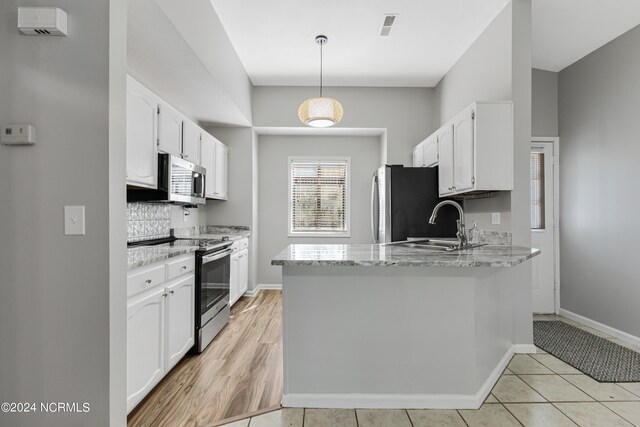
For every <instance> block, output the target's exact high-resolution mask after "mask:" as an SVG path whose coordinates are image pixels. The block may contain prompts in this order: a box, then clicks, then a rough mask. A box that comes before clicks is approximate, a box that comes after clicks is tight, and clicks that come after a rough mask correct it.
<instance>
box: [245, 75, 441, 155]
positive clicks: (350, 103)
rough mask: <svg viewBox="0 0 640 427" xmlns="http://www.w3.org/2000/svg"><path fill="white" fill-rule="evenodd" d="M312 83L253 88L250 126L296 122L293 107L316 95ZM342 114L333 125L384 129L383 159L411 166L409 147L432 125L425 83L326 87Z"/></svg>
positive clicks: (433, 118) (431, 94) (433, 109)
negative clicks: (339, 119)
mask: <svg viewBox="0 0 640 427" xmlns="http://www.w3.org/2000/svg"><path fill="white" fill-rule="evenodd" d="M317 91H318V89H317V88H315V87H284V86H277V87H270V86H269V87H267V86H257V87H255V88H254V90H253V125H254V126H267V127H281V126H284V127H287V126H294V127H302V126H303V125H302V123H301V122H300V119H298V107H299V106H300V104H301V103H302V101H304V100H305V99H307V98H310V97H313V96H317ZM324 93H325V95H326V96H331V97H334V98H336V99H338V100H339V101H340V102H341V103H342V106H343V107H344V118H343V119H342V122H341V123H340V124H339V125H337V126H336V127H352V128H359V127H362V128H386V129H387V163H389V164H404V165H407V166H409V165H411V150H412V149H413V147H415V146H416V145H418V143H420V141H422V140H423V139H425V138H426V137H427V136H429V135H430V134H431V133H433V132H434V131H435V130H436V129H437V128H438V122H437V115H438V114H437V111H438V106H437V104H436V102H435V97H434V90H433V89H431V88H378V87H328V88H325V90H324Z"/></svg>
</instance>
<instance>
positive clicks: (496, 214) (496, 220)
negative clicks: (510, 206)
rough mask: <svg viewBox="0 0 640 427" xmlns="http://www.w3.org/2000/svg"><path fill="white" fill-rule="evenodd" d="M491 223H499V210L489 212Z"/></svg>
mask: <svg viewBox="0 0 640 427" xmlns="http://www.w3.org/2000/svg"><path fill="white" fill-rule="evenodd" d="M491 224H493V225H498V224H500V212H492V213H491Z"/></svg>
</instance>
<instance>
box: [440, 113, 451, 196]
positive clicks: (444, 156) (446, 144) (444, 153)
mask: <svg viewBox="0 0 640 427" xmlns="http://www.w3.org/2000/svg"><path fill="white" fill-rule="evenodd" d="M437 140H438V152H439V155H440V161H439V168H438V190H439V193H440V195H441V196H444V195H447V194H452V193H453V125H447V126H444V127H442V128H441V129H440V130H439V131H438V134H437Z"/></svg>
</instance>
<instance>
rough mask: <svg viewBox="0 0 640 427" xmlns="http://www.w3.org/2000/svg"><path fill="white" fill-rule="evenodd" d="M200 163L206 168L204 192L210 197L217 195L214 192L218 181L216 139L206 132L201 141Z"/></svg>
mask: <svg viewBox="0 0 640 427" xmlns="http://www.w3.org/2000/svg"><path fill="white" fill-rule="evenodd" d="M200 164H201V165H202V167H203V168H205V169H206V172H205V183H204V193H205V196H206V197H207V198H209V199H211V198H213V197H215V196H214V194H213V193H214V192H215V190H216V188H215V181H216V140H215V138H214V137H212V136H211V135H209V134H208V133H205V134H203V135H202V141H200Z"/></svg>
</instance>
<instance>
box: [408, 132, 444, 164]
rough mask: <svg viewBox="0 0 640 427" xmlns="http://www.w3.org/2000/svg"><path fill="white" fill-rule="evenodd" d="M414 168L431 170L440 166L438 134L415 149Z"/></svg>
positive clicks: (413, 155)
mask: <svg viewBox="0 0 640 427" xmlns="http://www.w3.org/2000/svg"><path fill="white" fill-rule="evenodd" d="M412 157H413V161H412V166H413V167H416V168H429V167H432V166H436V165H437V164H438V137H437V135H436V134H433V135H431V136H430V137H429V138H427V139H425V140H424V141H422V142H421V143H420V144H418V145H417V146H416V147H415V148H414V149H413V154H412Z"/></svg>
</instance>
